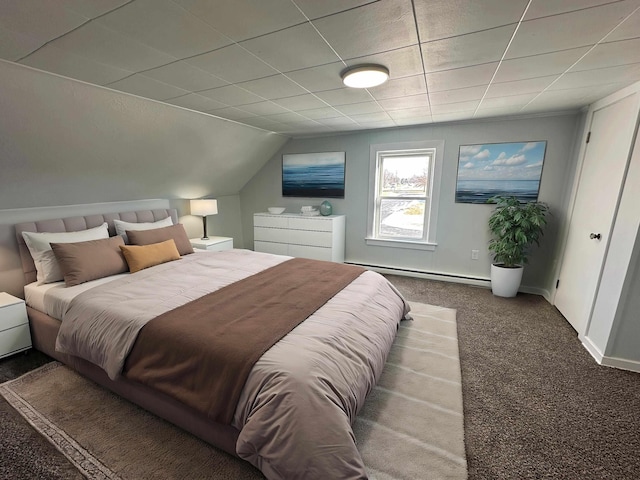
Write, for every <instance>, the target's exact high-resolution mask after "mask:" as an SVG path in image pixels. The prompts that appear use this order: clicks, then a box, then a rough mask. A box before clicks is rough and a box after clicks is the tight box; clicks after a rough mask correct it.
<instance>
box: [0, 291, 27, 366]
mask: <svg viewBox="0 0 640 480" xmlns="http://www.w3.org/2000/svg"><path fill="white" fill-rule="evenodd" d="M29 348H31V332H30V331H29V319H28V318H27V308H26V306H25V304H24V300H22V299H21V298H16V297H14V296H13V295H9V294H8V293H5V292H0V358H2V357H6V356H8V355H12V354H14V353H17V352H21V351H23V350H27V349H29Z"/></svg>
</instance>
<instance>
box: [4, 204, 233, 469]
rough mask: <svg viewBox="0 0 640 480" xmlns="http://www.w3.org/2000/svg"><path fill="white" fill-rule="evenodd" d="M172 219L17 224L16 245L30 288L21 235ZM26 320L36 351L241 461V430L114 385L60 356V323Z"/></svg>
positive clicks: (138, 214) (145, 215)
mask: <svg viewBox="0 0 640 480" xmlns="http://www.w3.org/2000/svg"><path fill="white" fill-rule="evenodd" d="M167 217H171V218H172V219H173V222H174V223H177V221H178V217H177V211H176V210H175V209H156V210H138V211H133V212H121V213H107V214H96V215H88V216H80V217H70V218H62V219H53V220H44V221H38V222H27V223H19V224H16V225H15V231H16V239H17V241H18V249H19V252H20V259H21V261H22V269H23V272H24V276H25V284H28V283H31V282H34V281H35V280H36V270H35V265H34V263H33V259H32V258H31V254H30V253H29V249H28V248H27V246H26V244H25V242H24V239H23V237H22V232H72V231H79V230H86V229H88V228H93V227H97V226H100V225H102V224H103V223H104V222H107V224H108V226H109V235H111V236H113V235H115V228H114V225H113V220H114V219H119V220H124V221H126V222H154V221H158V220H162V219H164V218H167ZM27 314H28V316H29V324H30V327H31V338H32V342H33V347H34V348H35V349H36V350H39V351H41V352H43V353H45V354H46V355H48V356H50V357H52V358H54V359H56V360H58V361H60V362H62V363H64V364H66V365H68V366H69V367H70V368H72V369H74V370H75V371H77V372H78V373H80V374H81V375H83V376H85V377H87V378H89V379H91V380H93V381H94V382H96V383H98V384H99V385H102V386H103V387H105V388H107V389H109V390H111V391H113V392H114V393H116V394H118V395H120V396H121V397H123V398H126V399H127V400H129V401H131V402H133V403H135V404H136V405H139V406H140V407H142V408H144V409H145V410H148V411H150V412H152V413H154V414H156V415H158V416H159V417H161V418H163V419H165V420H167V421H169V422H171V423H173V424H174V425H176V426H178V427H180V428H182V429H184V430H186V431H188V432H190V433H192V434H193V435H195V436H196V437H198V438H200V439H202V440H204V441H206V442H208V443H210V444H211V445H213V446H215V447H218V448H220V449H222V450H224V451H226V452H228V453H230V454H231V455H234V456H237V454H236V441H237V439H238V435H239V433H240V432H239V431H238V430H237V429H236V428H234V427H232V426H230V425H224V424H219V423H216V422H212V421H211V420H209V419H207V418H206V417H204V416H203V415H201V414H199V413H198V412H196V411H195V410H193V409H190V408H188V407H186V406H185V405H183V404H181V403H180V402H178V401H176V400H174V399H173V398H171V397H169V396H167V395H164V394H162V393H159V392H157V391H155V390H152V389H150V388H148V387H146V386H144V385H141V384H138V383H134V382H131V381H129V380H127V379H126V378H124V377H120V378H119V379H118V380H115V381H114V380H111V379H110V378H109V377H108V376H107V374H106V373H105V372H104V370H102V369H101V368H99V367H97V366H96V365H93V364H92V363H90V362H88V361H86V360H83V359H81V358H78V357H73V356H71V355H66V354H61V353H58V352H56V350H55V343H56V337H57V335H58V330H59V328H60V321H59V320H56V319H55V318H52V317H50V316H49V315H47V314H45V313H43V312H40V311H38V310H35V309H33V308H31V307H27Z"/></svg>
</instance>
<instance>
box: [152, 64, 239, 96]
mask: <svg viewBox="0 0 640 480" xmlns="http://www.w3.org/2000/svg"><path fill="white" fill-rule="evenodd" d="M144 74H145V76H147V77H151V78H154V79H156V80H159V81H161V82H164V83H168V84H169V85H175V86H176V87H179V88H183V89H185V90H189V91H190V92H197V91H199V90H208V89H210V88H216V87H222V86H223V85H228V83H227V82H225V81H224V80H222V79H221V78H219V77H216V76H215V75H213V74H211V73H209V72H205V71H204V70H201V69H199V68H196V67H194V66H193V65H191V64H189V63H187V62H182V61H181V62H174V63H170V64H169V65H164V66H162V67H158V68H154V69H152V70H147V71H146V72H144Z"/></svg>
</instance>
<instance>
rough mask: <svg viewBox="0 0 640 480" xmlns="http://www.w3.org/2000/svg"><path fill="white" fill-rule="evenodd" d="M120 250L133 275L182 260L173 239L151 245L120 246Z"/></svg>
mask: <svg viewBox="0 0 640 480" xmlns="http://www.w3.org/2000/svg"><path fill="white" fill-rule="evenodd" d="M120 250H122V253H123V254H124V258H125V260H126V261H127V264H128V265H129V270H131V273H136V272H139V271H140V270H143V269H145V268H149V267H153V266H154V265H160V264H161V263H166V262H170V261H172V260H179V259H180V253H178V249H177V248H176V243H175V242H174V241H173V240H172V239H170V240H167V241H164V242H160V243H152V244H151V245H120Z"/></svg>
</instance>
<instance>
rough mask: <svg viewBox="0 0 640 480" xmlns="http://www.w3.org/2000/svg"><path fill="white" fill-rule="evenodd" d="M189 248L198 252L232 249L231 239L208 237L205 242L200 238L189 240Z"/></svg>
mask: <svg viewBox="0 0 640 480" xmlns="http://www.w3.org/2000/svg"><path fill="white" fill-rule="evenodd" d="M189 241H190V242H191V246H192V247H193V248H197V249H199V250H208V251H210V252H221V251H223V250H232V249H233V238H231V237H210V238H208V239H206V240H202V239H200V238H191V239H189Z"/></svg>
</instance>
